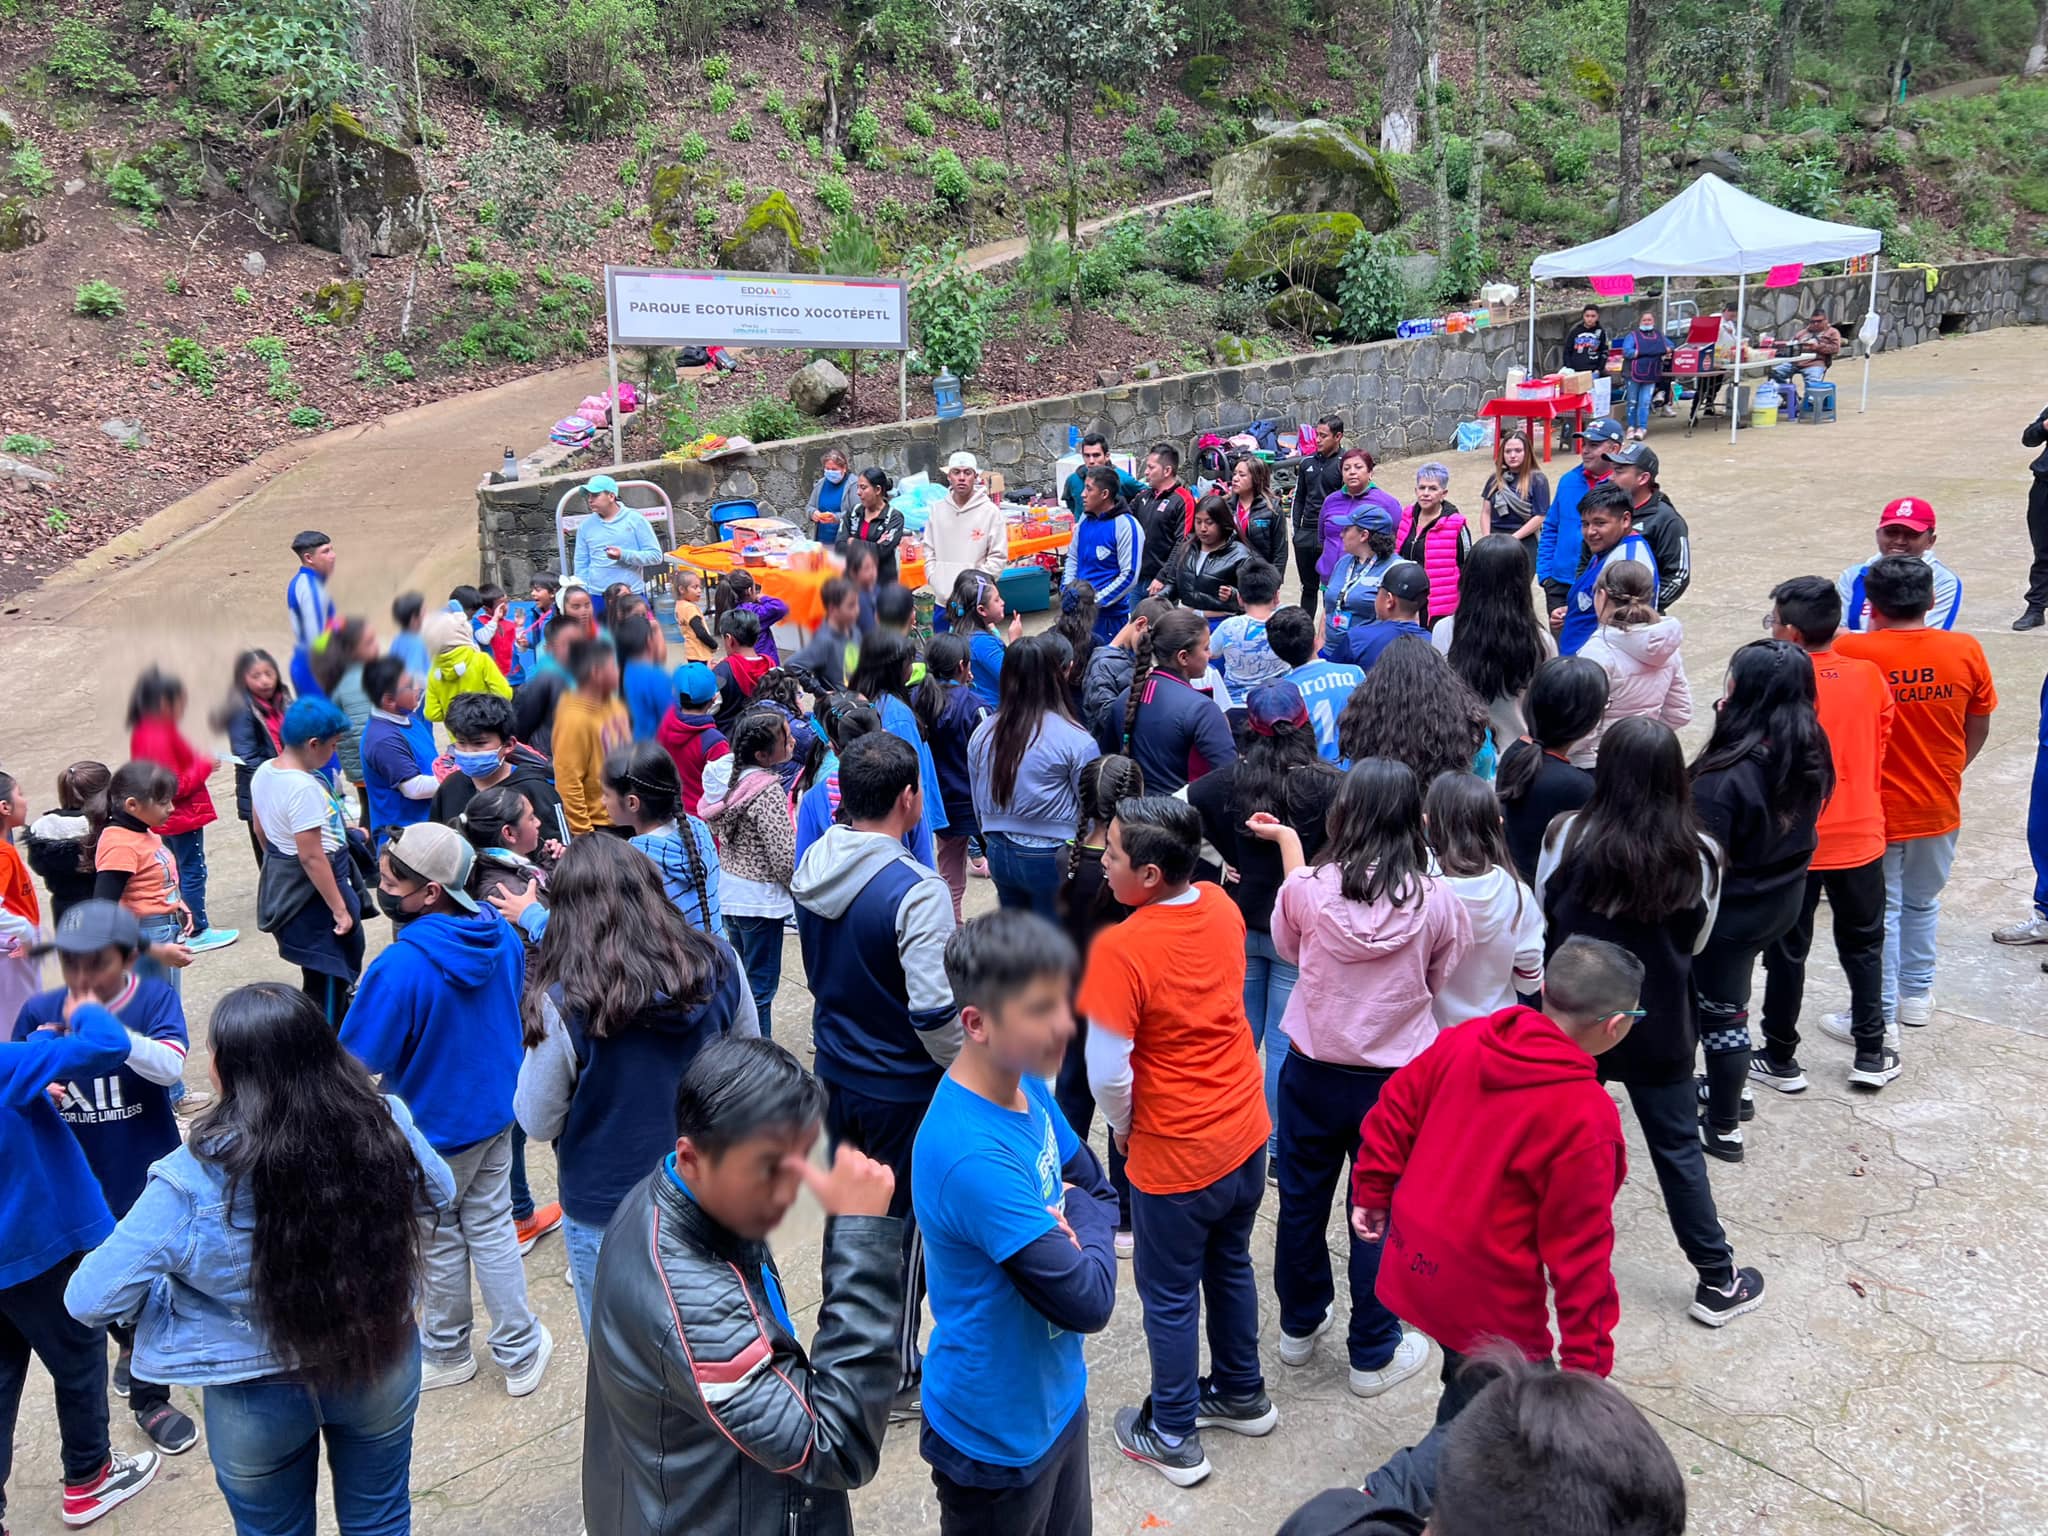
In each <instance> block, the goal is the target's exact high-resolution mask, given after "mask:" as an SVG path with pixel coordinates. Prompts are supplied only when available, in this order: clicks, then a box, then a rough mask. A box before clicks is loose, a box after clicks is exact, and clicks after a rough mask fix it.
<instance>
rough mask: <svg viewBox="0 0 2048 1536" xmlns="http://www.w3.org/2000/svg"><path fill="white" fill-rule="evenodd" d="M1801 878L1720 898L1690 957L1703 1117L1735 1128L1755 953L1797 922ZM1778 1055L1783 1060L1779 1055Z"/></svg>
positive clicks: (1721, 1127)
mask: <svg viewBox="0 0 2048 1536" xmlns="http://www.w3.org/2000/svg"><path fill="white" fill-rule="evenodd" d="M1805 899H1806V887H1805V884H1804V882H1802V881H1794V882H1792V883H1791V884H1790V885H1786V886H1782V887H1780V888H1779V889H1777V890H1775V891H1768V892H1765V893H1763V894H1760V895H1743V896H1724V897H1722V899H1721V911H1720V914H1719V915H1718V916H1717V917H1716V918H1715V919H1714V931H1713V933H1712V934H1711V935H1709V936H1708V938H1707V946H1706V948H1704V949H1702V950H1701V951H1700V952H1699V953H1698V954H1697V955H1695V956H1693V961H1692V974H1693V980H1694V981H1695V982H1696V983H1697V984H1698V986H1699V992H1700V1045H1701V1047H1702V1048H1703V1049H1704V1050H1705V1051H1706V1053H1707V1120H1708V1123H1709V1124H1711V1125H1712V1126H1713V1128H1714V1129H1715V1130H1717V1131H1722V1132H1727V1131H1733V1130H1735V1129H1737V1127H1738V1125H1739V1122H1740V1116H1741V1112H1742V1085H1743V1084H1744V1083H1745V1082H1747V1081H1748V1080H1749V1055H1750V1051H1751V1049H1752V1047H1751V1044H1750V1038H1749V996H1750V991H1751V989H1752V987H1753V986H1754V985H1755V977H1756V962H1757V957H1758V956H1759V955H1761V954H1762V953H1763V952H1764V951H1765V950H1766V949H1768V948H1769V947H1770V946H1771V945H1773V944H1775V943H1777V942H1778V940H1779V939H1781V938H1783V937H1784V936H1785V934H1786V933H1787V932H1788V931H1789V930H1790V929H1791V927H1792V926H1793V924H1795V923H1797V922H1798V921H1799V909H1800V905H1801V903H1803V902H1804V901H1805ZM1779 1059H1781V1060H1782V1059H1783V1058H1779Z"/></svg>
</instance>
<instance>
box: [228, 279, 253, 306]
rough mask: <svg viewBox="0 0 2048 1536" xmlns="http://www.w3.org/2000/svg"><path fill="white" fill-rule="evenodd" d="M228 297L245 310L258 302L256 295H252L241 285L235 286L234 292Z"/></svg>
mask: <svg viewBox="0 0 2048 1536" xmlns="http://www.w3.org/2000/svg"><path fill="white" fill-rule="evenodd" d="M228 297H229V298H231V299H233V300H234V301H235V302H236V303H237V304H239V305H241V306H242V308H244V309H247V308H248V307H249V306H250V305H251V304H254V303H255V302H256V295H255V294H253V293H251V292H250V291H249V290H248V289H247V288H246V287H244V286H243V285H242V284H240V283H237V284H235V287H234V291H233V292H231V293H230V294H229V295H228Z"/></svg>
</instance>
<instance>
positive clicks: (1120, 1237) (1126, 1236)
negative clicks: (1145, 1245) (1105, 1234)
mask: <svg viewBox="0 0 2048 1536" xmlns="http://www.w3.org/2000/svg"><path fill="white" fill-rule="evenodd" d="M1137 1248H1138V1239H1137V1237H1136V1235H1135V1234H1134V1233H1133V1232H1132V1231H1131V1229H1130V1228H1129V1227H1118V1228H1117V1229H1116V1256H1117V1257H1118V1258H1120V1259H1128V1258H1129V1257H1130V1256H1131V1255H1132V1254H1133V1253H1135V1252H1136V1251H1137Z"/></svg>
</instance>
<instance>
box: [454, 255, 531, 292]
mask: <svg viewBox="0 0 2048 1536" xmlns="http://www.w3.org/2000/svg"><path fill="white" fill-rule="evenodd" d="M455 282H456V285H457V286H458V287H461V288H467V289H470V290H471V291H473V292H477V293H491V294H504V295H508V296H509V295H511V294H514V293H517V292H518V291H519V283H520V276H519V269H518V268H517V267H508V266H503V265H501V264H499V263H497V262H487V261H458V262H457V263H455Z"/></svg>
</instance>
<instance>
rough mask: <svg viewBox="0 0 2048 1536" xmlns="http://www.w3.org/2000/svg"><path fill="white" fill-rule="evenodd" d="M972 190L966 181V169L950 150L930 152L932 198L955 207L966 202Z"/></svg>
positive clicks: (958, 157)
mask: <svg viewBox="0 0 2048 1536" xmlns="http://www.w3.org/2000/svg"><path fill="white" fill-rule="evenodd" d="M973 191H974V188H973V186H972V184H971V183H970V182H969V181H968V179H967V167H965V166H964V165H962V164H961V163H960V156H959V155H958V154H956V153H955V152H954V151H952V150H951V149H944V148H941V149H935V150H933V151H932V196H934V197H936V198H937V199H938V200H939V201H940V202H942V203H951V204H953V205H954V206H955V207H958V206H959V205H960V204H962V203H964V202H966V201H967V199H968V197H969V196H970V195H971V194H972V193H973Z"/></svg>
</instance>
